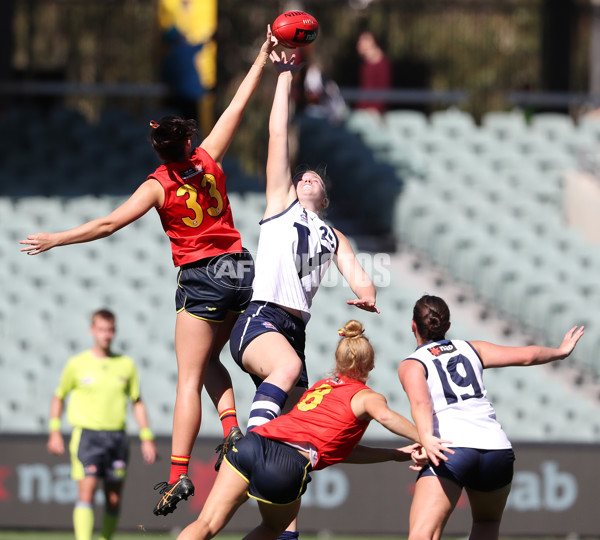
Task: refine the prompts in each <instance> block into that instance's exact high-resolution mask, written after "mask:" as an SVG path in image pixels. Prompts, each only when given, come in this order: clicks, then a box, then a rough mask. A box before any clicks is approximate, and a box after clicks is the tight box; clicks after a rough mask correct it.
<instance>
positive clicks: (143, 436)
mask: <svg viewBox="0 0 600 540" xmlns="http://www.w3.org/2000/svg"><path fill="white" fill-rule="evenodd" d="M153 440H154V433H152V430H151V429H150V428H149V427H145V428H142V429H140V441H153Z"/></svg>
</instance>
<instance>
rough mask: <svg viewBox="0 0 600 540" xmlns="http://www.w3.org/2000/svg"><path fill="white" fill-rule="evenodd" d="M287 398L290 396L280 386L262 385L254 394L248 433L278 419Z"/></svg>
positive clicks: (266, 383)
mask: <svg viewBox="0 0 600 540" xmlns="http://www.w3.org/2000/svg"><path fill="white" fill-rule="evenodd" d="M287 397H288V395H287V394H286V393H285V392H284V391H283V390H282V389H281V388H279V387H278V386H275V385H274V384H271V383H268V382H263V383H261V385H260V386H259V387H258V389H257V390H256V394H254V400H253V401H252V406H251V407H250V418H248V428H247V429H246V431H247V432H249V431H252V430H253V429H254V428H255V427H257V426H262V425H263V424H266V423H267V422H268V421H269V420H273V418H276V417H278V416H279V415H280V414H281V409H283V406H284V405H285V401H286V399H287Z"/></svg>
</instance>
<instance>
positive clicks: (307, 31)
mask: <svg viewBox="0 0 600 540" xmlns="http://www.w3.org/2000/svg"><path fill="white" fill-rule="evenodd" d="M272 31H273V35H274V36H275V37H276V38H277V40H278V41H279V43H281V44H282V45H283V46H284V47H288V48H290V49H295V48H296V47H305V46H306V45H310V44H311V43H312V42H313V41H314V40H315V39H317V34H318V33H319V23H318V22H317V19H315V18H314V17H313V16H312V15H310V14H309V13H306V12H305V11H286V12H285V13H282V14H281V15H279V17H277V18H276V19H275V20H274V21H273V26H272Z"/></svg>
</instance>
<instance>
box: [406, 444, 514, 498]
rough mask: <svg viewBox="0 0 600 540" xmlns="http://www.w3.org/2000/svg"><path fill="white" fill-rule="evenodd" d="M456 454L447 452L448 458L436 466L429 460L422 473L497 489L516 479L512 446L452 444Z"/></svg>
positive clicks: (481, 489) (486, 489)
mask: <svg viewBox="0 0 600 540" xmlns="http://www.w3.org/2000/svg"><path fill="white" fill-rule="evenodd" d="M452 450H454V452H455V453H454V454H446V456H447V457H448V461H440V464H439V465H438V466H437V467H436V466H435V465H433V463H431V462H430V463H429V464H428V465H427V466H425V467H424V468H423V470H421V471H420V473H419V476H418V478H421V476H440V477H442V478H447V479H448V480H452V481H453V482H454V483H456V484H458V485H459V486H460V487H467V488H471V489H475V490H477V491H495V490H497V489H500V488H502V487H504V486H507V485H508V484H510V483H511V482H512V478H513V469H514V467H513V465H514V462H515V454H514V452H513V450H512V448H508V449H505V450H481V449H478V448H452Z"/></svg>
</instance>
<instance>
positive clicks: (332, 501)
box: [0, 435, 600, 537]
mask: <svg viewBox="0 0 600 540" xmlns="http://www.w3.org/2000/svg"><path fill="white" fill-rule="evenodd" d="M218 442H219V441H218V440H216V439H214V440H212V439H199V440H198V441H197V443H196V446H195V449H194V454H195V456H210V459H208V460H206V461H202V460H201V459H198V458H197V457H196V458H195V459H193V460H192V463H191V476H192V478H193V481H194V484H195V486H196V494H195V496H194V497H192V498H190V499H189V501H188V502H187V503H183V504H181V505H180V507H179V508H178V510H177V512H175V513H174V514H172V515H170V516H168V517H155V516H154V515H153V514H152V508H153V506H154V504H155V502H156V498H157V496H158V493H157V492H154V491H153V489H152V487H153V485H154V484H155V483H156V482H157V481H159V480H162V479H163V478H162V477H163V475H164V473H165V471H166V470H167V467H168V464H167V463H166V461H167V460H168V456H169V449H170V439H168V438H160V439H158V440H157V445H158V451H159V455H160V456H161V457H162V459H160V460H159V461H158V462H157V463H156V464H154V465H152V466H145V465H143V464H142V459H141V455H140V452H139V444H138V442H137V441H136V440H132V441H131V451H132V459H131V466H130V470H129V477H128V480H127V483H126V486H125V491H124V497H123V506H122V518H121V524H120V528H121V529H123V530H141V531H144V530H145V531H154V532H170V531H173V530H176V529H178V528H180V527H183V526H185V525H186V524H188V523H189V522H191V521H192V520H194V519H195V518H196V516H197V514H198V512H199V511H200V509H201V508H202V504H203V502H204V500H205V499H206V496H207V494H208V492H209V490H210V488H211V486H212V483H213V481H214V479H215V476H216V473H215V471H214V462H215V458H216V455H215V454H214V448H215V446H216V444H217V443H218ZM45 443H46V438H45V437H42V436H16V435H15V436H3V437H2V438H1V439H0V516H2V517H1V519H0V523H1V525H0V527H1V528H6V529H14V528H17V529H27V530H37V529H44V530H51V529H60V530H68V529H70V528H71V516H72V509H73V504H74V502H75V499H76V494H77V489H76V485H75V483H74V482H73V481H72V480H70V478H69V469H70V466H69V462H68V458H66V457H57V456H50V455H49V454H48V453H47V452H46V450H45ZM383 444H385V443H383ZM388 444H389V443H388ZM515 453H516V455H517V461H516V474H515V478H514V481H513V489H512V493H511V496H510V498H509V502H508V507H507V510H506V512H505V518H504V521H503V524H502V528H501V533H502V535H503V536H517V535H540V536H555V537H556V536H563V535H575V537H577V536H579V537H585V536H595V535H597V534H598V531H600V515H599V514H598V511H597V508H596V507H597V501H598V500H600V482H598V473H597V471H598V467H597V456H598V448H597V446H594V445H564V446H562V445H549V444H520V445H515ZM312 478H313V480H312V482H311V483H310V485H309V488H308V491H307V493H306V495H305V496H304V498H303V504H302V511H301V514H300V530H301V531H303V532H306V533H323V532H327V533H331V534H334V535H335V534H398V535H405V534H407V532H408V514H409V507H410V502H411V493H412V490H413V485H414V480H415V473H414V472H413V471H411V470H410V469H408V466H407V465H405V464H403V463H384V464H376V465H363V466H356V465H345V464H342V465H338V466H335V467H331V468H329V469H326V470H323V471H318V472H315V473H312ZM96 502H97V503H98V504H97V505H96V509H97V512H98V516H97V518H98V519H99V518H100V513H99V512H100V511H101V507H102V505H101V504H100V503H101V502H102V494H101V492H98V496H97V498H96ZM258 519H259V516H258V512H257V509H256V507H255V503H253V502H248V503H247V504H245V505H244V506H243V507H242V508H241V509H240V510H239V511H238V513H237V514H236V516H235V517H234V519H233V520H232V522H231V523H230V524H229V526H228V527H227V529H226V530H227V531H228V532H232V533H233V532H245V531H248V530H250V529H251V528H253V527H254V526H255V525H256V524H257V523H258ZM469 527H470V512H469V508H468V504H467V502H466V500H464V499H462V498H461V500H460V501H459V504H458V507H457V509H456V511H455V513H454V515H453V516H452V518H451V519H450V521H449V523H448V526H447V528H446V534H447V535H449V536H453V535H454V536H464V535H467V534H468V531H469Z"/></svg>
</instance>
